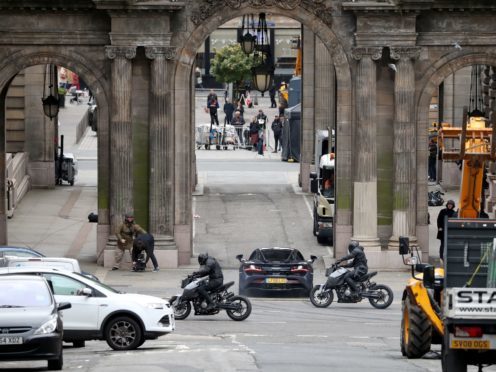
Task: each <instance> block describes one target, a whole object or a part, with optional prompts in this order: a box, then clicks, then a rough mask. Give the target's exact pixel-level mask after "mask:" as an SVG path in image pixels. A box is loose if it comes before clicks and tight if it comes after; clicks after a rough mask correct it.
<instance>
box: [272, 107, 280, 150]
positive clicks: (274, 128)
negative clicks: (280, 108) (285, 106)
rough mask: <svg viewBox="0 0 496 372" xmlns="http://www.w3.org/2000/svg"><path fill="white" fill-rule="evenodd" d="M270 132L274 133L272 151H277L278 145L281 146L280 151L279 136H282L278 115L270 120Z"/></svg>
mask: <svg viewBox="0 0 496 372" xmlns="http://www.w3.org/2000/svg"><path fill="white" fill-rule="evenodd" d="M271 129H272V132H273V133H274V142H275V145H274V151H272V152H274V153H277V151H278V147H279V148H281V151H282V144H281V136H282V120H281V119H280V118H279V116H278V115H276V116H275V117H274V121H273V122H272V125H271Z"/></svg>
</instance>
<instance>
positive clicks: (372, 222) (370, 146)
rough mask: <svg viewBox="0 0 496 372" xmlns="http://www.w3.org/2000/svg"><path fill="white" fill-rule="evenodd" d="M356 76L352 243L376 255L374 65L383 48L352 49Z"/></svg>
mask: <svg viewBox="0 0 496 372" xmlns="http://www.w3.org/2000/svg"><path fill="white" fill-rule="evenodd" d="M352 55H353V58H354V59H356V60H357V61H358V68H357V75H356V80H355V81H356V109H357V110H356V115H357V127H356V132H355V133H356V140H355V148H356V163H355V164H356V167H355V175H354V179H355V182H353V195H354V202H353V239H355V240H358V241H359V242H360V244H361V245H362V246H364V247H366V248H367V249H368V250H376V251H379V250H380V249H381V246H380V244H379V238H378V237H377V148H376V141H377V138H376V132H377V118H376V116H377V115H376V111H377V108H376V90H377V77H376V64H375V62H374V61H377V60H379V59H380V58H381V56H382V48H378V47H374V48H354V50H353V52H352Z"/></svg>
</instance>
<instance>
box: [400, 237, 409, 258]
mask: <svg viewBox="0 0 496 372" xmlns="http://www.w3.org/2000/svg"><path fill="white" fill-rule="evenodd" d="M399 243H400V246H399V252H400V254H401V255H405V254H409V253H410V239H409V238H408V237H407V236H400V238H399Z"/></svg>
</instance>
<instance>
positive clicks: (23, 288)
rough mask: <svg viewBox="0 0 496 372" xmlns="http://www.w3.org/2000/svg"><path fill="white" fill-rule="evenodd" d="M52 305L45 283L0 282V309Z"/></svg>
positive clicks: (24, 281)
mask: <svg viewBox="0 0 496 372" xmlns="http://www.w3.org/2000/svg"><path fill="white" fill-rule="evenodd" d="M51 304H52V297H51V295H50V292H49V289H48V287H47V285H46V283H45V282H43V281H40V280H33V281H31V280H16V279H12V280H2V281H0V308H9V307H37V306H40V307H42V306H43V307H44V306H50V305H51Z"/></svg>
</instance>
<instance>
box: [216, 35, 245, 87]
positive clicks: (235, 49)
mask: <svg viewBox="0 0 496 372" xmlns="http://www.w3.org/2000/svg"><path fill="white" fill-rule="evenodd" d="M252 66H253V58H252V57H251V56H247V55H246V54H245V53H243V51H242V50H241V47H240V46H239V44H237V43H236V44H231V45H228V46H225V47H224V48H222V49H220V50H216V51H215V57H214V58H213V59H212V61H211V69H210V72H211V73H212V75H213V76H214V77H215V79H216V80H217V81H218V82H219V83H239V82H241V81H243V80H249V79H250V75H251V68H252Z"/></svg>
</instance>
